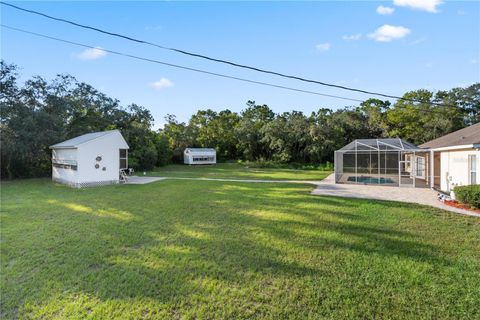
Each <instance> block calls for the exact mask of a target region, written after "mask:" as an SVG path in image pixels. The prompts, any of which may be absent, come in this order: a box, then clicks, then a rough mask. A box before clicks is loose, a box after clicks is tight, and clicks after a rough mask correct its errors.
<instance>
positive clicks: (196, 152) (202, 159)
mask: <svg viewBox="0 0 480 320" xmlns="http://www.w3.org/2000/svg"><path fill="white" fill-rule="evenodd" d="M183 163H185V164H215V163H217V151H215V149H212V148H186V149H185V151H184V152H183Z"/></svg>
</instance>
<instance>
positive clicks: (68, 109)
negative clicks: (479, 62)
mask: <svg viewBox="0 0 480 320" xmlns="http://www.w3.org/2000/svg"><path fill="white" fill-rule="evenodd" d="M18 78H19V73H18V67H17V66H16V65H13V64H7V63H6V62H4V61H1V73H0V143H1V158H0V161H1V176H2V178H7V179H12V178H26V177H40V176H46V175H48V174H50V170H51V152H50V149H49V148H48V147H49V146H50V145H52V144H55V143H58V142H60V141H63V140H66V139H70V138H73V137H75V136H78V135H81V134H85V133H88V132H94V131H103V130H111V129H119V130H120V131H121V132H122V134H123V136H124V137H125V139H126V140H127V142H128V144H129V146H130V151H129V165H130V166H131V167H134V168H135V169H137V170H148V169H152V168H153V167H155V166H162V165H165V164H168V163H172V162H181V161H182V157H183V150H184V149H185V148H186V147H212V148H215V149H216V150H217V158H218V159H219V160H220V161H226V160H248V161H257V162H277V163H283V164H286V163H298V164H308V163H310V164H312V163H313V164H320V163H325V162H327V161H332V160H333V152H334V151H335V150H337V149H339V148H341V147H342V146H344V145H345V144H347V143H349V142H351V141H352V140H354V139H358V138H379V137H400V138H403V139H405V140H408V141H410V142H413V143H415V144H421V143H423V142H426V141H428V140H431V139H434V138H437V137H440V136H442V135H444V134H447V133H449V132H452V131H455V130H458V129H461V128H463V127H465V126H468V125H471V124H474V123H477V122H479V121H480V83H476V84H473V85H471V86H468V87H466V88H453V89H451V90H449V91H437V92H431V91H429V90H425V89H420V90H415V91H410V92H407V93H405V94H404V95H403V97H404V98H405V100H398V101H396V102H395V103H393V104H392V103H391V102H390V101H384V100H380V99H368V100H366V101H364V102H362V103H360V104H359V105H354V106H345V107H343V108H340V109H336V110H332V109H330V108H326V107H321V108H319V109H318V111H316V112H313V113H311V114H309V115H307V114H304V113H303V112H300V111H291V112H284V113H275V112H274V111H273V110H272V109H271V108H270V107H269V106H268V105H265V104H256V103H255V101H248V102H247V104H246V106H245V108H244V109H243V110H242V111H241V112H239V113H237V112H233V111H230V110H228V109H225V110H222V111H218V112H217V111H213V110H211V109H206V110H199V111H197V112H196V113H195V114H194V115H192V116H191V117H190V119H189V120H188V121H187V122H180V121H178V120H177V119H176V117H175V116H174V115H167V116H166V118H165V125H164V127H163V128H162V129H158V130H153V121H154V119H153V117H152V115H151V113H150V111H149V110H148V109H147V108H145V107H143V106H139V105H136V104H131V105H128V106H122V105H121V104H120V101H119V100H117V99H115V98H111V97H108V96H107V95H105V94H104V93H102V92H100V91H99V90H97V89H95V88H93V87H92V86H91V85H89V84H86V83H83V82H78V81H77V80H76V79H75V78H74V77H72V76H70V75H58V76H57V77H56V78H54V79H53V80H51V81H47V80H45V79H44V78H42V77H39V76H36V77H33V78H31V79H29V80H27V81H26V82H25V83H24V84H23V85H20V84H19V80H18ZM411 101H415V102H411ZM435 103H436V104H435Z"/></svg>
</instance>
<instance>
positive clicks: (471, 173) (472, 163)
mask: <svg viewBox="0 0 480 320" xmlns="http://www.w3.org/2000/svg"><path fill="white" fill-rule="evenodd" d="M468 183H469V184H477V155H475V154H469V155H468Z"/></svg>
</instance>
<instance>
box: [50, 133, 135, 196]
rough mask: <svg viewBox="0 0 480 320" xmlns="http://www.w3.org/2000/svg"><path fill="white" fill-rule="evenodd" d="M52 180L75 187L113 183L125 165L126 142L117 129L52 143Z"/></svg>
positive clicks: (116, 180) (126, 159)
mask: <svg viewBox="0 0 480 320" xmlns="http://www.w3.org/2000/svg"><path fill="white" fill-rule="evenodd" d="M50 149H52V180H53V181H55V182H59V183H63V184H66V185H69V186H72V187H75V188H81V187H88V186H99V185H107V184H116V183H119V182H120V170H121V169H126V168H128V149H129V148H128V144H127V142H126V141H125V139H124V138H123V136H122V134H121V133H120V131H118V130H111V131H102V132H92V133H87V134H84V135H81V136H78V137H76V138H73V139H70V140H66V141H63V142H60V143H57V144H54V145H53V146H50Z"/></svg>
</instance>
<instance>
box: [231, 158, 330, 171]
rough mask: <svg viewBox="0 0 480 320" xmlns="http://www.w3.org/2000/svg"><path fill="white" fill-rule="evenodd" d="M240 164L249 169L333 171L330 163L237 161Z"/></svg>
mask: <svg viewBox="0 0 480 320" xmlns="http://www.w3.org/2000/svg"><path fill="white" fill-rule="evenodd" d="M237 162H238V163H240V164H244V165H247V166H249V167H251V168H269V169H298V170H319V171H333V164H332V163H331V162H328V161H327V162H326V163H321V164H311V163H298V162H290V163H284V162H278V161H275V160H264V159H259V160H256V161H241V160H239V161H237Z"/></svg>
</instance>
